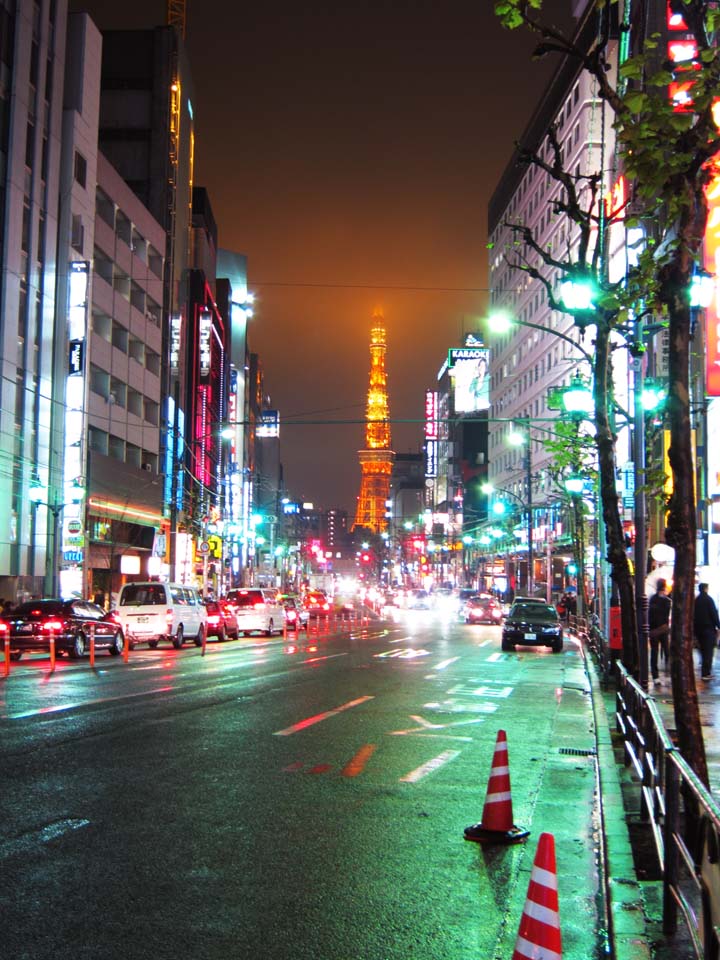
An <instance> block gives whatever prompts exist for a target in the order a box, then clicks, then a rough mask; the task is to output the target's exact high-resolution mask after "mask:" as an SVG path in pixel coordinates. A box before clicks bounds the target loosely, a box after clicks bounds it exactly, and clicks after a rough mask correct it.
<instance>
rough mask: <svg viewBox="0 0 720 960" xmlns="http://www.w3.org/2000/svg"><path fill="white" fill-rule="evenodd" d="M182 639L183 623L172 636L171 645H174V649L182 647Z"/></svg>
mask: <svg viewBox="0 0 720 960" xmlns="http://www.w3.org/2000/svg"><path fill="white" fill-rule="evenodd" d="M184 641H185V638H184V637H183V625H182V624H180V626H179V627H178V628H177V633H176V634H175V636H174V637H173V638H172V645H173V646H174V647H175V649H176V650H179V649H180V647H182V645H183V643H184Z"/></svg>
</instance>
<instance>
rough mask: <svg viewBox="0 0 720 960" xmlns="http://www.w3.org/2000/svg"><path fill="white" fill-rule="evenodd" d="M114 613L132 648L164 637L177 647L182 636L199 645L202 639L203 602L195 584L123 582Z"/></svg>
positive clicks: (204, 623) (203, 630)
mask: <svg viewBox="0 0 720 960" xmlns="http://www.w3.org/2000/svg"><path fill="white" fill-rule="evenodd" d="M115 613H116V615H117V619H118V622H119V623H120V626H121V627H122V628H123V631H124V633H125V637H126V639H127V642H128V646H129V647H130V649H131V650H132V649H133V647H134V646H135V644H136V643H142V642H143V641H147V643H148V646H150V647H153V648H154V647H156V646H157V645H158V643H159V642H160V640H163V639H164V638H167V639H168V640H170V641H172V645H173V646H174V647H175V649H176V650H179V649H180V647H182V645H183V643H184V641H185V637H192V639H193V640H194V641H195V646H196V647H200V646H202V643H203V640H204V639H205V630H206V625H207V611H206V609H205V605H204V604H203V602H202V600H201V598H200V594H199V593H198V591H197V590H196V589H195V588H194V587H188V586H186V585H185V584H182V583H159V582H157V581H152V582H150V583H126V584H125V586H124V587H122V589H121V590H120V596H119V597H118V605H117V609H116V611H115Z"/></svg>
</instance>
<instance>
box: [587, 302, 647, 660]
mask: <svg viewBox="0 0 720 960" xmlns="http://www.w3.org/2000/svg"><path fill="white" fill-rule="evenodd" d="M593 374H594V380H595V387H594V399H595V431H596V442H597V449H598V470H599V473H600V500H601V503H602V515H603V522H604V524H605V533H606V538H607V548H608V552H607V560H608V563H609V564H610V569H611V577H612V579H613V582H614V583H615V586H616V588H617V592H618V596H619V598H620V616H621V619H622V643H623V646H622V662H623V665H624V666H625V668H626V669H627V670H628V672H629V673H630V674H632V676H634V677H635V678H637V676H638V670H639V657H638V644H637V613H636V610H635V591H634V584H633V578H632V573H631V572H630V562H629V560H628V556H627V552H626V549H625V533H624V531H623V525H622V518H621V516H620V498H619V496H618V491H617V484H616V480H615V477H616V462H615V434H614V431H613V429H612V424H611V422H610V410H611V407H612V387H611V383H612V365H611V363H610V324H609V323H608V322H607V321H606V319H605V318H604V317H603V315H602V311H600V310H599V311H598V324H597V332H596V335H595V360H594V370H593Z"/></svg>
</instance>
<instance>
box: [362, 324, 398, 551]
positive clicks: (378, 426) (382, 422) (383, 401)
mask: <svg viewBox="0 0 720 960" xmlns="http://www.w3.org/2000/svg"><path fill="white" fill-rule="evenodd" d="M372 320H373V325H372V330H371V331H370V386H369V388H368V396H367V409H366V412H365V449H364V450H359V451H358V459H359V460H360V470H361V471H362V479H361V484H360V496H359V497H358V505H357V514H356V515H355V523H354V524H353V530H354V529H355V528H356V527H367V528H368V529H370V530H373V531H374V532H375V533H382V531H383V530H385V529H386V528H387V518H386V516H385V513H386V506H385V503H386V501H387V499H388V496H389V494H390V474H391V473H392V465H393V458H394V457H395V454H394V453H393V451H392V450H391V449H390V419H389V418H390V412H389V407H388V394H387V374H386V373H385V348H386V336H385V317H384V316H383V312H382V310H381V309H380V308H379V307H376V308H375V310H374V311H373V315H372Z"/></svg>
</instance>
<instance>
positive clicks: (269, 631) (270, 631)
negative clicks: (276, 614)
mask: <svg viewBox="0 0 720 960" xmlns="http://www.w3.org/2000/svg"><path fill="white" fill-rule="evenodd" d="M274 630H275V623H274V621H273V620H270V622H269V623H268V628H267V630H266V631H265V636H266V637H271V636H272V635H273V631H274Z"/></svg>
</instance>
